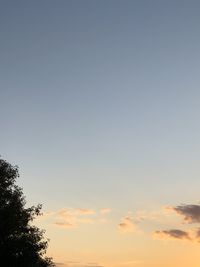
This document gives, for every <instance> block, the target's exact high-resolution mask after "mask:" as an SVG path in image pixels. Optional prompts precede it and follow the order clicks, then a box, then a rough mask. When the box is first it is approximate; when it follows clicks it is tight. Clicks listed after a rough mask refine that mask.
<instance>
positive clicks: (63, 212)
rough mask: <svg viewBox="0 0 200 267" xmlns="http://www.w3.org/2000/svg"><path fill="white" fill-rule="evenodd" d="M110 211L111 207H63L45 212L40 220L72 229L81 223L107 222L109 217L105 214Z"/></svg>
mask: <svg viewBox="0 0 200 267" xmlns="http://www.w3.org/2000/svg"><path fill="white" fill-rule="evenodd" d="M109 212H110V209H109V208H104V209H100V210H97V211H96V210H94V209H87V208H62V209H60V210H57V211H49V212H45V213H43V216H41V218H40V220H43V221H44V220H45V221H46V222H47V223H51V224H53V225H55V226H57V227H62V228H66V229H71V228H77V226H79V225H81V224H93V223H106V222H108V219H107V218H105V216H104V215H105V214H107V213H109Z"/></svg>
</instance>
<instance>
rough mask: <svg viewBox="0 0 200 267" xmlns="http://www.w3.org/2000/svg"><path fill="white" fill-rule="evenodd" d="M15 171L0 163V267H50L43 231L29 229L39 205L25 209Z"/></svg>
mask: <svg viewBox="0 0 200 267" xmlns="http://www.w3.org/2000/svg"><path fill="white" fill-rule="evenodd" d="M18 177H19V172H18V167H16V166H12V165H11V164H9V163H8V162H7V161H5V160H3V159H0V265H1V264H3V265H2V266H9V267H50V266H54V264H53V262H52V260H51V259H50V258H47V257H45V254H46V250H47V247H48V241H47V240H45V239H44V230H40V229H39V228H38V227H36V226H33V225H32V221H33V219H34V218H35V217H37V216H39V215H40V214H41V205H38V206H32V207H30V208H27V207H26V200H25V197H24V195H23V192H22V189H21V188H20V187H19V186H17V185H16V179H17V178H18Z"/></svg>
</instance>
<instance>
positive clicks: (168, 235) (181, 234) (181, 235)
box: [154, 229, 191, 240]
mask: <svg viewBox="0 0 200 267" xmlns="http://www.w3.org/2000/svg"><path fill="white" fill-rule="evenodd" d="M154 234H155V236H156V237H158V238H161V239H180V240H191V238H190V235H189V233H188V232H186V231H183V230H180V229H170V230H163V231H155V233H154Z"/></svg>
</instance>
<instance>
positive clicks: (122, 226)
mask: <svg viewBox="0 0 200 267" xmlns="http://www.w3.org/2000/svg"><path fill="white" fill-rule="evenodd" d="M118 229H119V230H120V232H123V233H127V232H134V231H136V225H135V223H134V222H133V219H132V218H131V217H130V216H126V217H124V218H122V220H121V222H120V223H119V224H118Z"/></svg>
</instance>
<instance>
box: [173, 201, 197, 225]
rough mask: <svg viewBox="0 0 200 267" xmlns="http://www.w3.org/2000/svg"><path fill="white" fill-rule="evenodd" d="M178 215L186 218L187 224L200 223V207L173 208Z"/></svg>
mask: <svg viewBox="0 0 200 267" xmlns="http://www.w3.org/2000/svg"><path fill="white" fill-rule="evenodd" d="M172 210H174V211H175V212H176V213H177V214H179V215H182V216H183V217H184V221H185V222H187V223H200V205H184V204H183V205H179V206H176V207H172Z"/></svg>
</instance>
